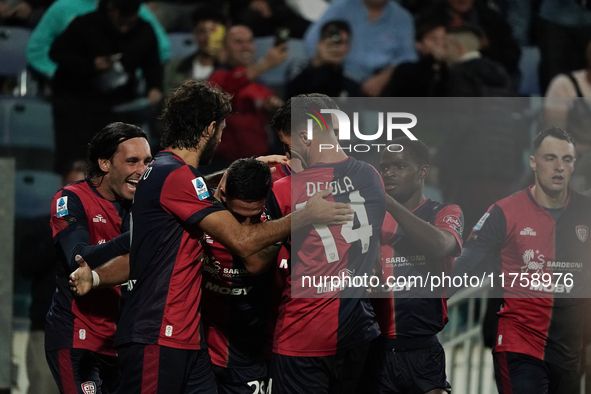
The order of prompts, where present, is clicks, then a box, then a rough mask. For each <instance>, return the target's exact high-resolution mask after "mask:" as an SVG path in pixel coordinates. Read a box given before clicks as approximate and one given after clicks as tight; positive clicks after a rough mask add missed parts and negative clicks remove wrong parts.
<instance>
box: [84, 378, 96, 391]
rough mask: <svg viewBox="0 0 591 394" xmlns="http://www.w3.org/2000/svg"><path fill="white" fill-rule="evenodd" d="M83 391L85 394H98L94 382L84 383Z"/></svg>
mask: <svg viewBox="0 0 591 394" xmlns="http://www.w3.org/2000/svg"><path fill="white" fill-rule="evenodd" d="M82 391H84V394H96V385H95V384H94V382H93V381H88V382H84V383H82Z"/></svg>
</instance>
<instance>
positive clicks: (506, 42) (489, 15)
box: [423, 0, 521, 76]
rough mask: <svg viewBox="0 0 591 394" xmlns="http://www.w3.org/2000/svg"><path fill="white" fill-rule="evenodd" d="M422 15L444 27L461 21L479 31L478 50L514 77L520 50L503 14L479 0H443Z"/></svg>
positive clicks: (459, 23) (453, 25)
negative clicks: (477, 28) (437, 21)
mask: <svg viewBox="0 0 591 394" xmlns="http://www.w3.org/2000/svg"><path fill="white" fill-rule="evenodd" d="M423 16H424V17H425V18H427V19H436V20H439V21H440V22H441V23H443V24H444V25H445V26H448V27H459V26H462V25H465V24H468V25H472V26H477V27H479V28H480V29H481V30H482V31H483V33H484V34H483V35H482V36H481V37H480V51H481V52H482V55H483V56H486V57H487V58H489V59H491V60H494V61H496V62H498V63H500V64H502V65H503V67H505V70H506V71H507V72H508V73H509V75H511V76H517V75H518V73H519V71H518V63H519V56H520V54H521V50H520V48H519V46H518V45H517V42H516V41H515V39H514V38H513V36H512V35H511V27H510V26H509V24H508V23H507V22H506V21H505V19H504V18H503V16H502V15H501V14H499V13H498V12H497V11H495V10H493V9H492V8H490V7H488V5H487V4H486V3H485V2H484V1H482V0H445V1H440V2H437V3H435V5H433V6H432V7H431V8H429V9H427V10H425V12H424V14H423Z"/></svg>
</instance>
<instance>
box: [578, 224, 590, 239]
mask: <svg viewBox="0 0 591 394" xmlns="http://www.w3.org/2000/svg"><path fill="white" fill-rule="evenodd" d="M575 230H576V231H577V238H579V240H580V241H581V242H585V241H586V240H587V237H588V236H589V227H587V226H583V225H578V226H577V227H575Z"/></svg>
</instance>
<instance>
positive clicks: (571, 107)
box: [544, 41, 591, 153]
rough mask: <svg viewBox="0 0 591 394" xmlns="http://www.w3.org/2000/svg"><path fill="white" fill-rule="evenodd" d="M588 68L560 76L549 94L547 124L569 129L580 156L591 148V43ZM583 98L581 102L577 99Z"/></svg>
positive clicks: (586, 53)
mask: <svg viewBox="0 0 591 394" xmlns="http://www.w3.org/2000/svg"><path fill="white" fill-rule="evenodd" d="M585 56H586V58H587V67H586V68H584V69H582V70H576V71H573V72H569V73H565V74H559V75H557V76H555V77H554V78H553V79H552V81H551V82H550V86H549V87H548V90H547V91H546V100H545V105H544V112H545V115H546V124H548V125H550V124H551V125H553V126H556V127H560V128H565V129H567V130H568V132H569V133H570V134H571V135H572V136H573V137H575V138H576V141H577V146H576V150H577V153H580V152H581V149H584V150H588V149H589V148H591V129H590V127H591V124H590V123H589V122H590V121H591V102H589V100H585V99H583V98H584V97H585V98H591V41H590V42H589V43H588V44H587V49H586V51H585ZM575 97H580V99H576V100H575V99H574V98H575Z"/></svg>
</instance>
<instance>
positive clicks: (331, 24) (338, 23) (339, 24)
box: [320, 20, 351, 40]
mask: <svg viewBox="0 0 591 394" xmlns="http://www.w3.org/2000/svg"><path fill="white" fill-rule="evenodd" d="M342 32H346V33H347V34H349V35H351V27H350V26H349V23H347V22H346V21H344V20H333V21H328V22H326V23H325V24H324V25H322V27H321V28H320V39H321V40H323V39H325V38H329V37H332V36H334V35H337V34H340V33H342Z"/></svg>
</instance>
